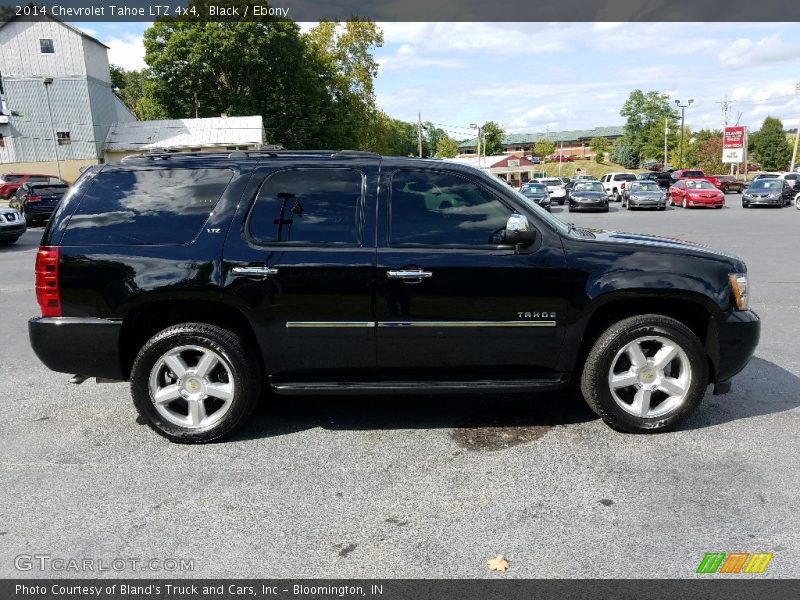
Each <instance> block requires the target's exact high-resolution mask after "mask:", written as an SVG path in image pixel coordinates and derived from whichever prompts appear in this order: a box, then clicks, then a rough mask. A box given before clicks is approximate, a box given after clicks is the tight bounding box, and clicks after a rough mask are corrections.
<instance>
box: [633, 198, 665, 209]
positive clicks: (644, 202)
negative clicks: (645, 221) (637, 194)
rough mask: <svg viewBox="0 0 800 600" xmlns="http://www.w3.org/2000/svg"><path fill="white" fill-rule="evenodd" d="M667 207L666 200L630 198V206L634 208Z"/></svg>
mask: <svg viewBox="0 0 800 600" xmlns="http://www.w3.org/2000/svg"><path fill="white" fill-rule="evenodd" d="M666 205H667V200H666V198H652V199H651V198H640V199H638V200H634V199H633V198H628V206H630V207H633V208H661V207H665V206H666Z"/></svg>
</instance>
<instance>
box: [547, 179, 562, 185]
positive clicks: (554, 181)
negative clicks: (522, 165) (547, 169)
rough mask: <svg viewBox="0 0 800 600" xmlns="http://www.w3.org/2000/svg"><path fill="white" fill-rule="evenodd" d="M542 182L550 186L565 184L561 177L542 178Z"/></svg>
mask: <svg viewBox="0 0 800 600" xmlns="http://www.w3.org/2000/svg"><path fill="white" fill-rule="evenodd" d="M542 183H543V184H544V185H549V186H553V185H563V184H562V183H561V180H560V179H542Z"/></svg>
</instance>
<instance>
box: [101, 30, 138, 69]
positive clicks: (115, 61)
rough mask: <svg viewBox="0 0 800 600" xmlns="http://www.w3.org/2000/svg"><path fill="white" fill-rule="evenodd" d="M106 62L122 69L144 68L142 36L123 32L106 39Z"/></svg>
mask: <svg viewBox="0 0 800 600" xmlns="http://www.w3.org/2000/svg"><path fill="white" fill-rule="evenodd" d="M105 44H106V46H108V47H109V51H108V62H109V63H111V64H112V65H117V66H118V67H122V68H123V69H128V70H131V69H137V70H138V69H144V68H145V67H146V66H147V65H146V64H145V62H144V38H143V37H142V36H141V35H135V34H133V33H125V34H123V35H122V36H121V37H118V38H113V39H110V40H108V41H107V42H106V43H105Z"/></svg>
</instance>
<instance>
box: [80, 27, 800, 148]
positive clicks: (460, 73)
mask: <svg viewBox="0 0 800 600" xmlns="http://www.w3.org/2000/svg"><path fill="white" fill-rule="evenodd" d="M75 25H77V26H78V27H80V28H81V29H84V30H85V31H87V32H88V33H90V34H91V35H94V36H95V37H97V38H98V39H100V40H101V41H103V42H104V43H106V44H107V45H108V46H110V48H111V50H110V51H109V60H110V62H111V63H113V64H117V65H119V66H122V67H125V68H128V69H133V68H136V69H139V68H142V67H144V66H145V64H144V47H143V45H142V33H143V32H144V30H145V29H146V28H147V27H148V26H149V24H148V23H75ZM309 26H310V24H301V27H302V28H303V29H307V28H308V27H309ZM379 26H380V27H381V28H382V29H383V32H384V45H383V47H382V48H379V49H377V50H376V51H375V52H374V55H375V58H376V59H377V61H378V63H379V65H380V67H379V73H378V76H377V78H376V81H375V91H376V98H377V103H378V107H379V108H380V109H382V110H383V111H384V112H386V113H387V114H388V115H389V116H391V117H394V118H398V119H403V120H407V121H416V119H417V113H418V112H421V113H422V120H423V121H431V122H433V123H435V124H437V125H438V126H440V127H442V128H443V129H445V130H446V131H448V132H449V133H450V135H451V136H452V137H455V138H456V139H464V138H468V137H471V134H472V133H473V132H471V131H470V129H469V125H470V124H471V123H484V122H486V121H490V120H492V121H497V122H498V123H500V125H501V126H502V127H503V128H504V129H505V130H506V131H508V132H520V133H538V132H545V131H548V130H549V131H559V130H570V129H587V128H592V127H603V126H611V125H622V124H623V123H624V120H623V118H622V117H621V116H620V115H619V111H620V108H621V107H622V104H623V103H624V102H625V100H626V99H627V97H628V94H629V93H630V91H631V90H634V89H641V90H643V91H649V90H657V91H659V92H662V93H665V94H668V95H669V97H670V101H671V102H673V103H674V101H675V100H676V99H679V100H681V101H682V102H683V103H684V104H685V103H686V101H687V100H688V99H689V98H693V99H694V103H693V104H692V105H691V107H690V108H688V109H687V110H686V123H687V124H688V125H689V126H690V127H691V128H692V129H700V128H720V127H722V120H723V117H722V107H721V105H720V104H719V102H721V101H723V100H725V98H726V95H727V99H728V100H731V101H732V104H731V105H730V118H729V124H731V125H733V124H735V123H736V121H737V119H739V123H740V124H741V125H748V126H749V127H751V128H753V129H758V128H759V127H760V125H761V123H762V122H763V120H764V117H766V116H767V115H772V116H776V117H779V118H780V119H782V120H783V123H784V126H786V127H787V128H789V127H795V126H797V125H798V123H800V93H797V92H796V86H797V85H798V84H799V83H800V38H798V37H797V29H796V28H797V25H796V24H791V23H774V24H773V23H380V24H379ZM740 113H741V115H740Z"/></svg>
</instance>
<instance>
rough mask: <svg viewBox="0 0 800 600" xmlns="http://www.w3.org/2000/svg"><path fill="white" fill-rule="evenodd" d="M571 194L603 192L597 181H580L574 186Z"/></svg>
mask: <svg viewBox="0 0 800 600" xmlns="http://www.w3.org/2000/svg"><path fill="white" fill-rule="evenodd" d="M572 191H573V192H603V191H604V190H603V186H602V185H601V184H600V182H599V181H581V182H579V183H576V184H575V187H574V188H573V190H572Z"/></svg>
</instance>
